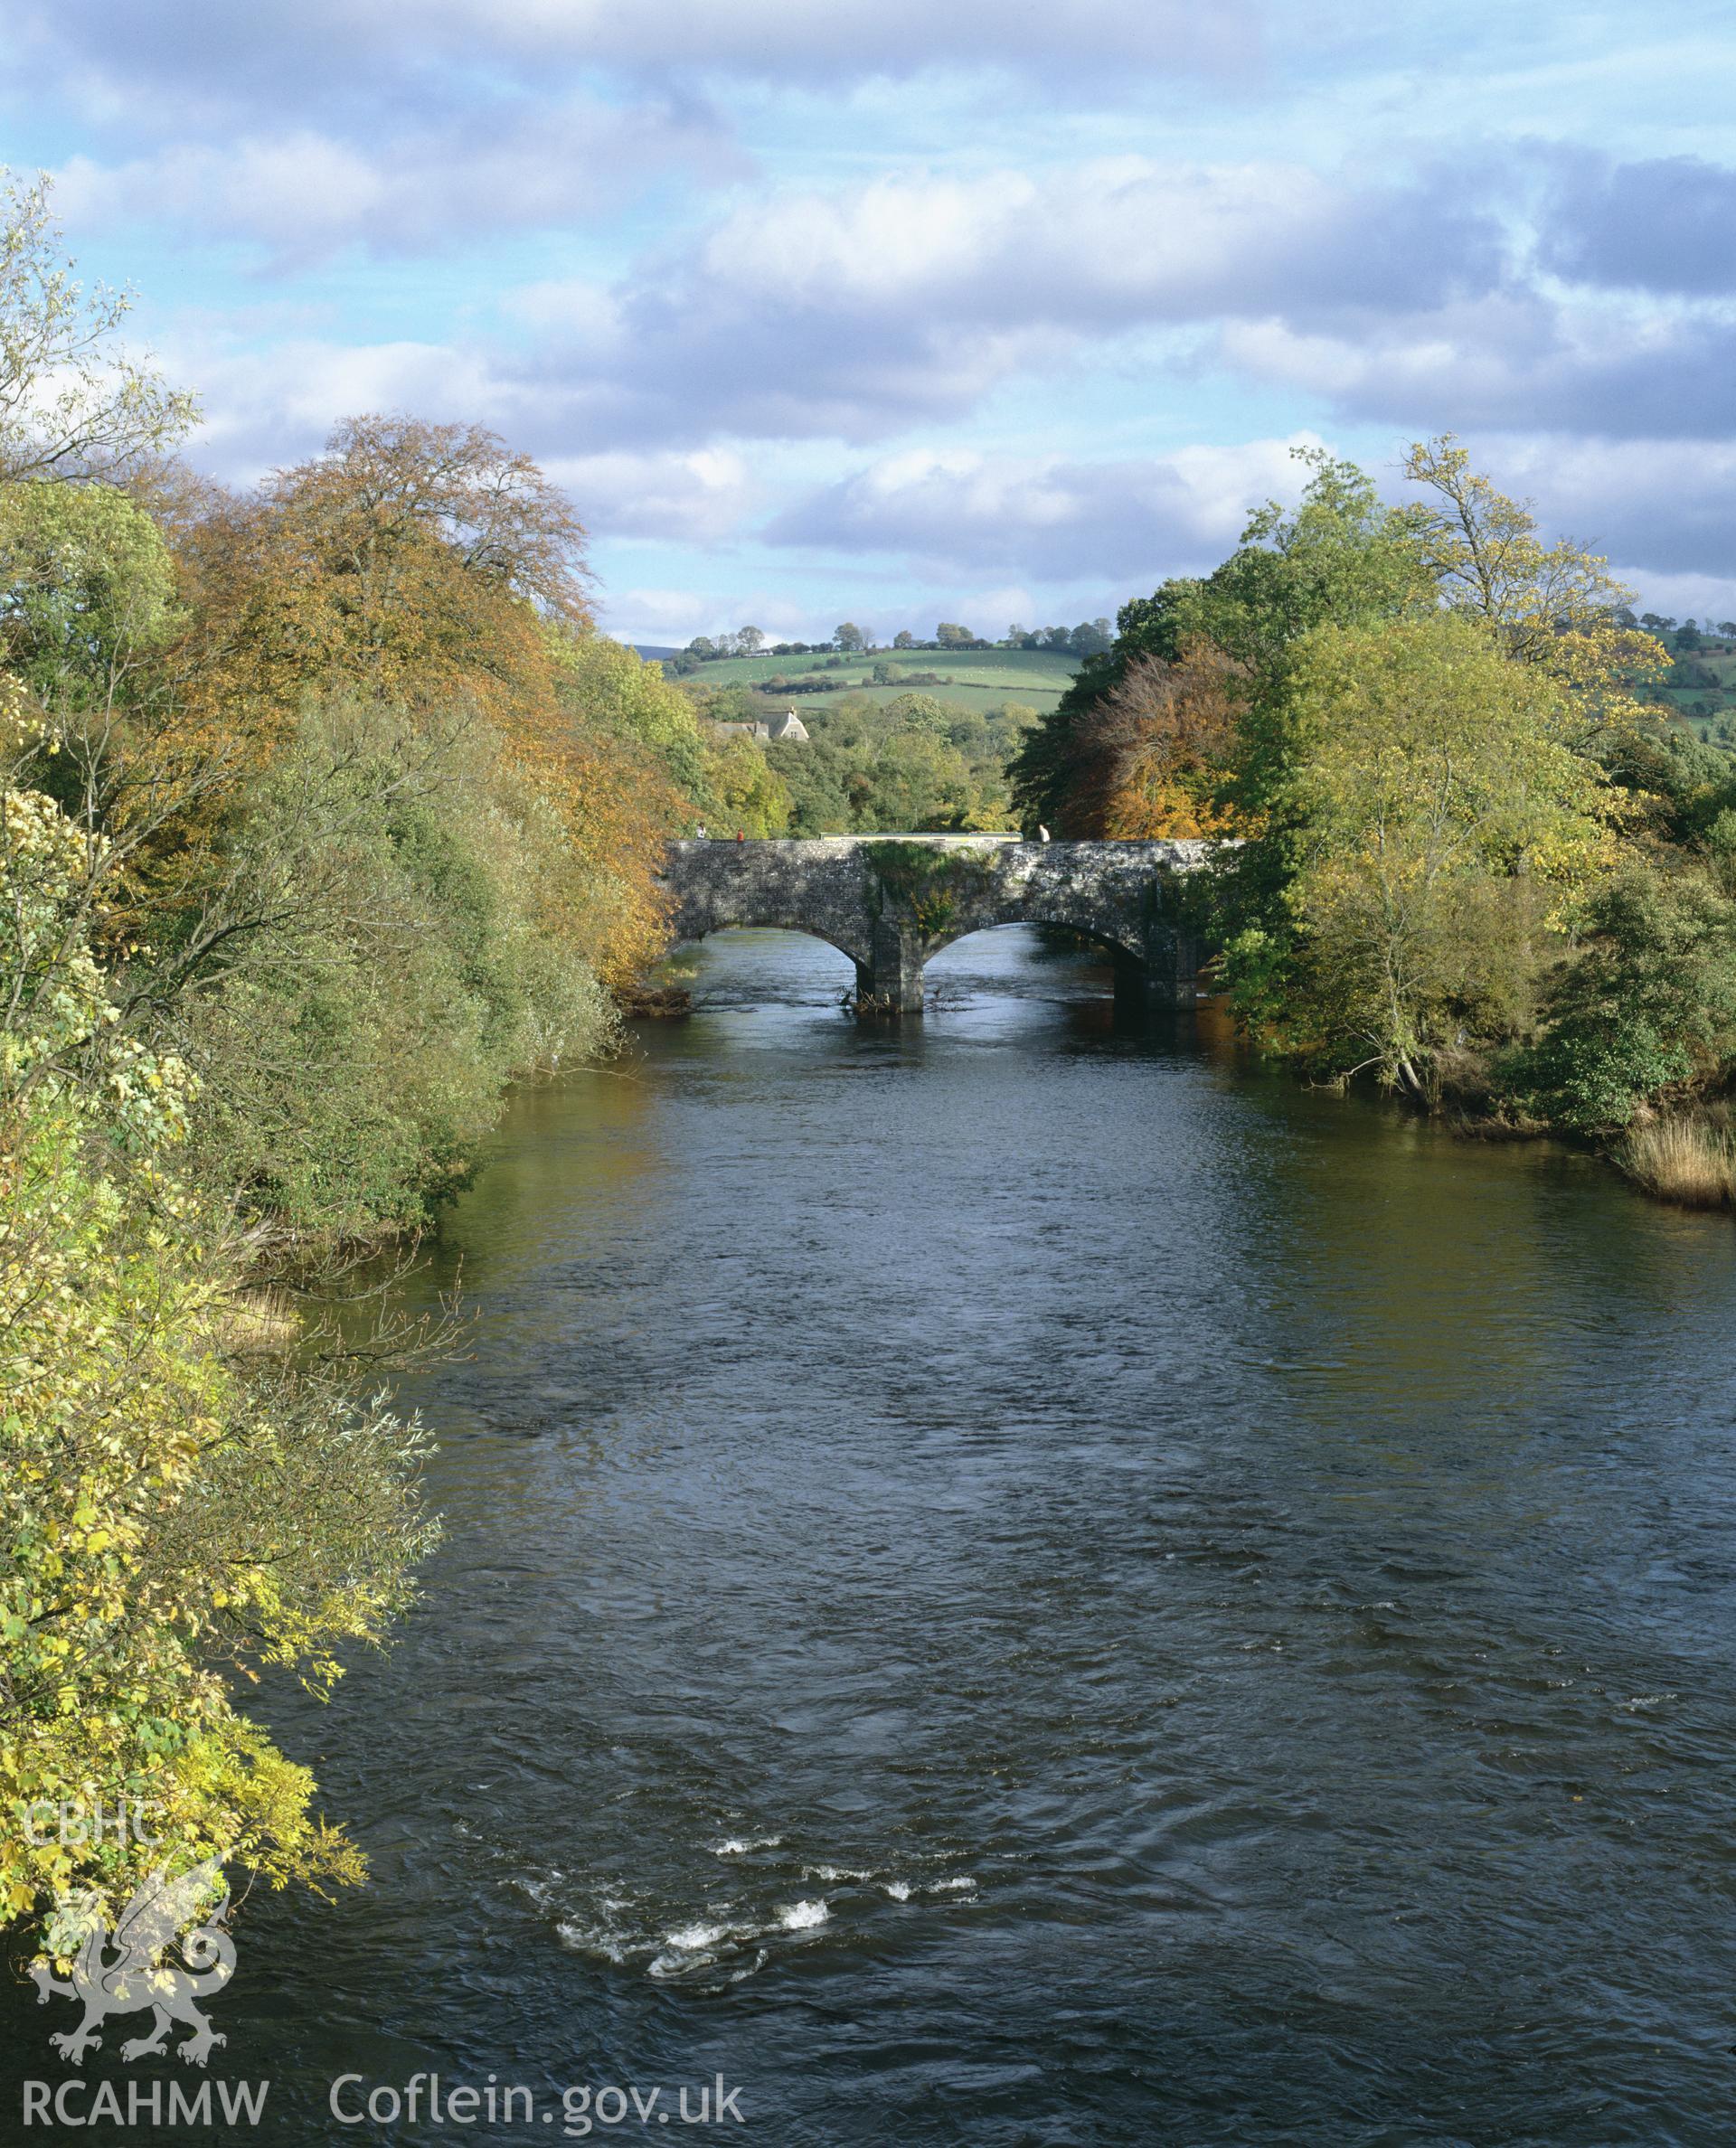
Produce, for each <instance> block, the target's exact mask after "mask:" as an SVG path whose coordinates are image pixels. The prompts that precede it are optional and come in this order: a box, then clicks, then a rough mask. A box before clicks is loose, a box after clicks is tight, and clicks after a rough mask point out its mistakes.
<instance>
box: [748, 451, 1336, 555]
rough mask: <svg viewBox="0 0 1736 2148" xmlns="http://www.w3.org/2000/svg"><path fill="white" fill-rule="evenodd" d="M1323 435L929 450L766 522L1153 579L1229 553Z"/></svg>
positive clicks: (906, 549) (866, 540)
mask: <svg viewBox="0 0 1736 2148" xmlns="http://www.w3.org/2000/svg"><path fill="white" fill-rule="evenodd" d="M1318 444H1319V443H1318V442H1317V441H1316V439H1315V438H1314V436H1313V435H1311V434H1302V435H1297V436H1296V437H1295V438H1292V439H1290V440H1253V441H1247V442H1243V443H1241V444H1238V445H1235V446H1230V447H1194V448H1180V449H1177V450H1176V451H1175V452H1174V453H1172V454H1170V455H1166V456H1163V457H1152V458H1149V459H1146V460H1143V461H1118V462H1080V461H1070V460H1066V459H1064V458H1062V457H1058V456H1043V457H1016V456H991V455H985V454H982V453H979V452H977V451H975V450H967V449H961V448H945V449H917V450H911V451H909V452H904V453H901V454H897V455H892V456H886V457H882V458H881V459H880V460H879V461H877V462H874V463H872V464H870V465H869V466H867V467H865V468H864V469H862V470H859V471H857V472H855V473H854V474H853V475H852V476H847V477H845V478H844V479H842V480H840V481H839V482H838V483H837V484H835V485H827V486H825V487H823V488H821V489H820V490H818V491H816V492H814V493H812V494H810V495H808V496H807V498H806V499H804V500H801V501H798V502H797V503H796V504H794V505H792V506H791V507H789V508H787V509H786V510H785V511H784V513H782V514H780V515H779V516H778V518H777V520H776V521H775V522H774V523H772V524H771V526H770V528H769V530H768V532H766V534H767V536H768V537H769V540H770V541H771V542H774V543H779V544H785V545H790V546H803V547H813V548H819V549H825V550H829V551H845V552H861V551H866V552H891V553H895V554H901V555H903V556H904V557H905V558H906V559H908V560H909V561H911V562H913V563H916V564H918V565H920V566H921V567H922V568H924V569H927V570H929V571H932V572H934V573H936V574H943V575H948V576H952V577H955V578H956V577H961V576H965V575H969V574H973V573H981V572H983V571H984V570H993V569H995V568H997V567H999V568H1003V569H1011V570H1013V571H1014V572H1015V573H1017V574H1019V575H1021V576H1024V577H1029V578H1030V579H1033V580H1036V581H1041V582H1048V583H1054V582H1058V581H1075V580H1080V579H1097V580H1100V581H1116V582H1127V581H1131V582H1134V583H1137V584H1138V585H1139V586H1141V587H1147V588H1148V587H1150V586H1152V585H1153V584H1154V583H1156V582H1157V581H1159V580H1161V579H1163V578H1164V576H1165V575H1166V574H1172V573H1176V572H1182V571H1186V570H1189V569H1192V568H1196V567H1201V566H1209V565H1212V564H1213V563H1214V562H1215V561H1217V560H1219V559H1221V558H1222V556H1223V555H1224V553H1226V552H1227V551H1230V550H1231V548H1232V547H1233V546H1234V544H1235V542H1236V540H1237V538H1238V537H1239V536H1240V534H1241V529H1242V526H1243V524H1244V523H1246V521H1247V518H1248V513H1249V511H1250V508H1251V507H1253V506H1255V505H1256V504H1258V503H1259V502H1260V500H1262V499H1265V498H1267V497H1269V496H1271V495H1279V496H1292V497H1293V496H1294V495H1295V493H1296V492H1297V489H1298V476H1297V464H1296V461H1295V459H1294V457H1293V455H1292V453H1291V450H1292V448H1295V447H1299V446H1317V445H1318Z"/></svg>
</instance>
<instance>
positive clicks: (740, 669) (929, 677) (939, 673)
mask: <svg viewBox="0 0 1736 2148" xmlns="http://www.w3.org/2000/svg"><path fill="white" fill-rule="evenodd" d="M639 654H640V655H642V656H650V655H669V654H673V652H671V651H665V650H652V649H641V650H640V652H639ZM876 667H881V668H883V669H884V670H885V671H887V672H889V673H890V674H891V676H890V678H888V679H884V680H877V679H876V678H875V676H874V673H875V669H876ZM1078 669H1079V659H1078V658H1077V657H1076V656H1073V655H1069V654H1068V653H1067V651H1065V650H1063V649H876V650H875V651H874V652H873V655H865V656H838V655H812V656H725V657H722V658H720V659H719V660H718V661H717V662H716V663H713V664H700V665H699V666H698V668H697V669H696V670H694V671H691V672H688V673H687V674H685V676H684V678H683V680H682V682H681V683H682V684H683V685H684V686H746V687H750V688H751V689H752V691H753V692H756V693H759V694H762V695H764V696H765V697H766V699H767V701H768V702H778V696H779V695H780V694H782V695H783V696H784V699H783V700H782V702H778V705H779V706H780V707H786V708H788V707H791V706H794V707H796V708H797V709H800V710H802V711H807V709H808V708H809V707H811V706H814V705H817V706H819V707H821V708H824V707H825V706H826V704H827V702H831V701H834V700H835V699H836V698H837V697H838V696H839V695H840V694H844V693H865V694H867V695H868V696H869V697H870V698H871V699H872V700H874V701H877V702H887V701H891V700H892V698H893V697H894V696H895V695H897V694H900V693H929V694H932V695H933V696H934V698H935V700H936V701H940V702H952V703H954V704H956V705H957V706H958V707H959V708H962V709H974V710H977V711H978V712H980V711H983V710H985V709H992V708H996V707H998V706H1000V704H1001V703H1003V702H1023V703H1024V706H1025V707H1026V708H1031V709H1035V710H1037V711H1039V712H1042V711H1046V710H1049V709H1052V708H1053V707H1054V705H1055V703H1056V702H1058V701H1059V700H1060V699H1061V694H1062V693H1063V692H1065V691H1066V688H1067V686H1068V684H1069V683H1070V682H1071V679H1072V676H1073V674H1074V673H1075V672H1076V671H1077V670H1078Z"/></svg>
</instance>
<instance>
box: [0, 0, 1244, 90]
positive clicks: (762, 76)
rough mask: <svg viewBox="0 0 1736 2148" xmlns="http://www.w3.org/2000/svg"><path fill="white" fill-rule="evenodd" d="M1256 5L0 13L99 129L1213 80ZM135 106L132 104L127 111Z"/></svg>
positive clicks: (562, 5) (994, 1) (358, 4)
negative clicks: (484, 91)
mask: <svg viewBox="0 0 1736 2148" xmlns="http://www.w3.org/2000/svg"><path fill="white" fill-rule="evenodd" d="M1263 12H1264V10H1263V7H1261V6H1260V5H1257V4H1256V0H1214V4H1213V5H1212V6H1210V7H1201V6H1198V5H1194V0H1071V5H1069V6H1068V7H1066V8H1049V9H1038V10H1034V11H1032V12H1030V13H1027V14H1021V15H1020V16H1019V17H1018V19H1017V21H1016V23H1015V24H1010V23H1009V20H1008V17H1007V14H1006V10H1005V5H1003V4H1002V0H948V5H945V6H943V7H935V6H934V5H932V0H730V4H729V5H720V0H635V4H634V5H631V6H624V5H619V0H248V4H247V5H236V4H235V0H155V4H154V5H151V6H149V7H141V6H139V5H137V0H80V4H79V5H72V6H69V5H66V4H65V0H5V5H4V6H0V30H4V33H5V37H6V41H7V43H8V45H9V46H10V48H11V49H12V50H13V51H14V52H16V53H18V54H19V55H20V56H21V57H22V58H24V59H26V60H28V61H32V62H33V64H34V65H35V66H36V67H37V68H39V69H42V68H48V67H52V69H53V70H54V71H55V75H56V79H58V80H61V81H62V82H64V83H66V84H67V85H69V86H70V87H71V88H72V89H74V90H75V91H76V92H78V93H79V94H80V95H81V97H82V98H83V99H84V100H85V102H86V105H87V108H89V109H90V110H91V111H92V112H93V113H95V114H97V115H99V116H111V115H112V114H113V113H114V111H115V110H116V108H117V107H122V108H124V107H126V106H127V105H130V104H132V103H133V102H134V101H135V100H136V99H137V98H138V91H139V90H140V89H144V90H145V91H146V92H147V93H149V92H151V91H154V90H155V89H158V88H159V87H161V86H162V85H164V84H165V82H166V83H172V84H173V85H175V87H176V88H177V89H179V90H180V91H181V93H182V95H183V97H184V98H187V97H188V96H189V94H191V95H192V97H193V98H194V99H197V103H198V108H199V110H200V111H201V112H202V113H203V114H205V115H210V114H213V113H220V112H228V113H231V114H234V113H240V114H255V115H257V114H259V113H260V112H264V111H269V112H272V113H282V112H284V111H285V110H297V109H302V108H314V107H316V106H328V105H332V104H344V105H349V106H353V107H357V108H360V107H362V106H364V105H366V104H368V103H370V102H372V101H375V100H377V101H380V102H389V103H392V104H393V105H396V106H400V107H401V106H402V105H403V104H404V103H405V101H406V100H407V99H412V100H413V99H418V98H420V99H421V100H423V101H425V102H430V101H433V100H435V99H438V98H439V97H440V96H441V95H442V93H443V92H444V91H445V90H446V88H447V85H448V81H449V80H450V77H451V75H452V73H453V72H454V71H458V70H463V69H475V70H476V71H478V72H480V73H483V74H486V75H490V76H493V77H495V78H505V79H506V80H514V81H518V82H529V83H532V84H534V85H536V86H538V87H546V86H549V85H550V84H552V83H556V82H560V81H562V80H570V79H571V78H572V77H573V76H574V75H576V74H577V73H578V72H580V71H585V70H594V69H606V70H613V71H620V72H621V73H623V74H627V75H630V76H634V77H641V78H642V77H646V76H655V77H663V78H674V79H682V78H691V77H693V76H694V75H696V74H705V73H712V72H716V73H723V74H727V75H733V76H737V77H744V78H748V79H750V80H756V81H769V82H780V81H820V82H842V83H854V82H857V81H859V80H862V79H863V77H864V76H866V75H874V74H881V75H890V76H894V77H907V76H910V75H912V74H916V73H920V72H922V71H927V70H933V69H937V68H952V69H958V68H964V69H970V70H978V71H980V70H985V69H987V70H992V71H995V72H998V73H1002V74H1005V73H1008V72H1014V73H1024V72H1029V73H1031V74H1034V75H1036V76H1037V77H1039V78H1040V79H1041V80H1043V81H1045V82H1053V81H1055V80H1058V79H1061V78H1064V77H1066V76H1068V75H1071V74H1077V75H1079V76H1080V77H1086V78H1089V77H1090V76H1092V75H1100V74H1101V72H1102V71H1104V70H1105V69H1112V70H1117V71H1127V70H1129V69H1131V70H1135V71H1140V72H1153V71H1161V72H1162V73H1163V74H1165V75H1166V76H1173V75H1175V74H1176V73H1184V74H1196V73H1202V72H1203V73H1206V74H1229V73H1231V72H1233V71H1237V70H1240V69H1241V68H1244V67H1245V66H1247V64H1248V63H1249V62H1250V60H1251V58H1252V57H1253V56H1254V54H1255V53H1256V52H1257V51H1258V48H1259V44H1260V16H1261V14H1263ZM139 101H141V102H142V101H143V100H142V99H140V100H139Z"/></svg>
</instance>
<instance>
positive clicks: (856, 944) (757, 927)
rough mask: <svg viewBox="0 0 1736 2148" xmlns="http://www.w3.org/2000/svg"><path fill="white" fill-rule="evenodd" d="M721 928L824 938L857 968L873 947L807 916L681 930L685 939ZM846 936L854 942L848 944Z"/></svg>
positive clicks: (707, 935) (732, 921)
mask: <svg viewBox="0 0 1736 2148" xmlns="http://www.w3.org/2000/svg"><path fill="white" fill-rule="evenodd" d="M720 932H799V933H800V934H801V935H802V936H803V937H804V938H805V939H816V940H822V941H824V942H825V944H826V946H827V947H835V949H836V950H837V952H838V953H839V954H840V955H842V956H844V960H845V961H846V962H854V964H855V966H856V967H857V968H858V969H860V968H861V967H862V966H863V964H864V963H865V962H867V961H869V960H871V959H872V953H873V951H872V949H870V948H869V947H867V944H866V942H865V940H863V939H861V938H858V937H856V936H854V935H846V934H844V933H842V932H839V931H837V930H836V929H835V928H827V927H826V926H824V925H816V924H814V923H812V922H811V921H810V920H809V919H806V918H793V917H792V918H787V917H781V916H780V917H756V918H728V919H720V920H719V921H718V922H717V923H715V924H711V925H706V926H705V927H703V929H701V930H699V931H693V932H685V931H684V932H682V933H681V934H680V935H679V937H681V938H682V939H684V940H701V939H710V938H712V937H714V936H715V935H716V934H718V933H720ZM846 939H848V940H849V941H850V942H851V943H852V944H849V945H846V944H845V943H846Z"/></svg>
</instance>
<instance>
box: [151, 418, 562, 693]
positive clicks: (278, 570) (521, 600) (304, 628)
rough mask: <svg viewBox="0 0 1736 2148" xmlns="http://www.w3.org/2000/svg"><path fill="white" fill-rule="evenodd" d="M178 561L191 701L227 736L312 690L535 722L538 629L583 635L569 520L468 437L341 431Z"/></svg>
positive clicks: (530, 477) (224, 513) (497, 447)
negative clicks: (197, 664)
mask: <svg viewBox="0 0 1736 2148" xmlns="http://www.w3.org/2000/svg"><path fill="white" fill-rule="evenodd" d="M187 549H188V551H189V553H190V554H191V557H190V559H189V561H188V565H189V568H190V570H191V574H190V580H191V584H192V589H191V594H192V595H193V600H194V603H195V605H196V607H197V608H198V610H199V613H200V614H201V617H202V624H203V631H204V633H205V635H206V637H207V641H206V649H205V661H204V662H203V665H202V673H203V683H204V687H205V691H206V692H207V693H208V694H211V695H214V696H216V697H218V698H220V699H221V700H222V702H223V703H224V704H225V707H226V709H227V711H229V719H228V720H229V721H233V719H234V717H236V716H238V715H239V716H241V717H243V718H244V719H247V720H251V721H255V722H257V723H260V724H263V725H264V726H266V727H267V728H269V726H270V725H271V723H272V722H274V721H278V720H280V719H281V718H282V717H283V716H285V715H287V714H288V711H291V710H293V709H294V708H295V707H296V706H297V704H298V703H299V702H300V701H301V699H302V698H303V697H304V696H305V695H306V694H307V692H309V691H310V690H312V691H313V692H316V693H319V692H336V691H341V690H343V689H344V688H350V687H361V688H363V690H365V691H366V692H370V693H375V694H379V695H381V696H382V697H384V698H386V699H389V700H396V701H401V702H404V703H405V704H406V705H409V706H415V705H418V704H421V705H429V706H441V705H445V704H448V703H449V701H450V698H451V696H452V695H453V694H454V693H455V692H468V693H470V694H473V695H474V696H476V699H477V700H478V701H479V702H482V703H484V704H485V705H486V706H487V707H488V708H489V709H491V710H492V711H495V713H496V714H501V713H503V712H504V711H505V708H506V707H507V705H508V704H509V703H515V704H516V706H517V708H518V710H519V711H520V715H521V720H523V719H524V718H525V717H526V716H527V715H528V713H529V711H532V710H533V708H534V709H537V710H540V711H542V714H543V716H544V717H546V716H547V715H548V714H549V713H551V712H552V698H551V697H552V682H553V676H554V669H553V648H554V642H553V640H552V636H551V632H550V630H551V628H553V629H556V630H560V629H563V628H564V629H568V630H572V629H578V630H583V629H586V628H588V627H589V626H590V600H589V584H590V576H589V572H588V570H587V566H586V561H585V532H584V529H583V526H582V524H581V523H580V521H579V519H578V516H577V515H576V514H575V513H574V512H573V509H572V506H571V503H570V502H569V501H568V500H567V498H566V496H565V495H564V494H562V493H561V491H560V490H559V488H558V487H556V486H555V485H552V484H551V482H550V481H549V480H548V479H547V478H546V477H545V476H543V475H542V471H541V470H540V469H538V467H537V466H536V465H535V464H534V463H533V461H532V460H531V458H530V457H528V456H526V455H522V454H517V453H514V451H512V450H511V449H509V448H507V447H506V445H505V442H504V441H502V440H501V439H500V438H498V436H497V435H495V434H494V433H491V432H489V431H487V430H486V429H484V428H483V427H481V426H458V425H432V424H428V423H425V422H424V421H422V420H420V419H408V418H380V417H363V418H354V419H346V420H345V421H344V423H343V424H341V425H340V426H338V427H337V428H336V429H335V431H334V432H333V433H332V435H331V438H329V440H328V441H327V443H326V447H325V452H324V454H322V455H319V456H316V457H313V458H312V459H311V460H310V461H307V462H304V463H299V464H297V465H296V466H294V467H293V468H291V469H288V470H281V471H278V472H277V473H276V474H275V475H274V476H272V477H271V479H270V480H269V482H268V483H267V484H266V485H264V486H263V487H262V488H261V491H260V493H259V495H258V496H257V497H256V498H254V499H251V500H245V501H239V502H233V503H228V504H220V505H219V507H218V508H217V510H216V511H215V512H214V513H212V515H211V516H210V518H209V519H207V520H206V521H205V522H203V523H201V524H200V525H199V526H198V528H197V529H196V530H195V531H194V532H193V533H192V536H191V539H190V542H189V545H188V548H187Z"/></svg>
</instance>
